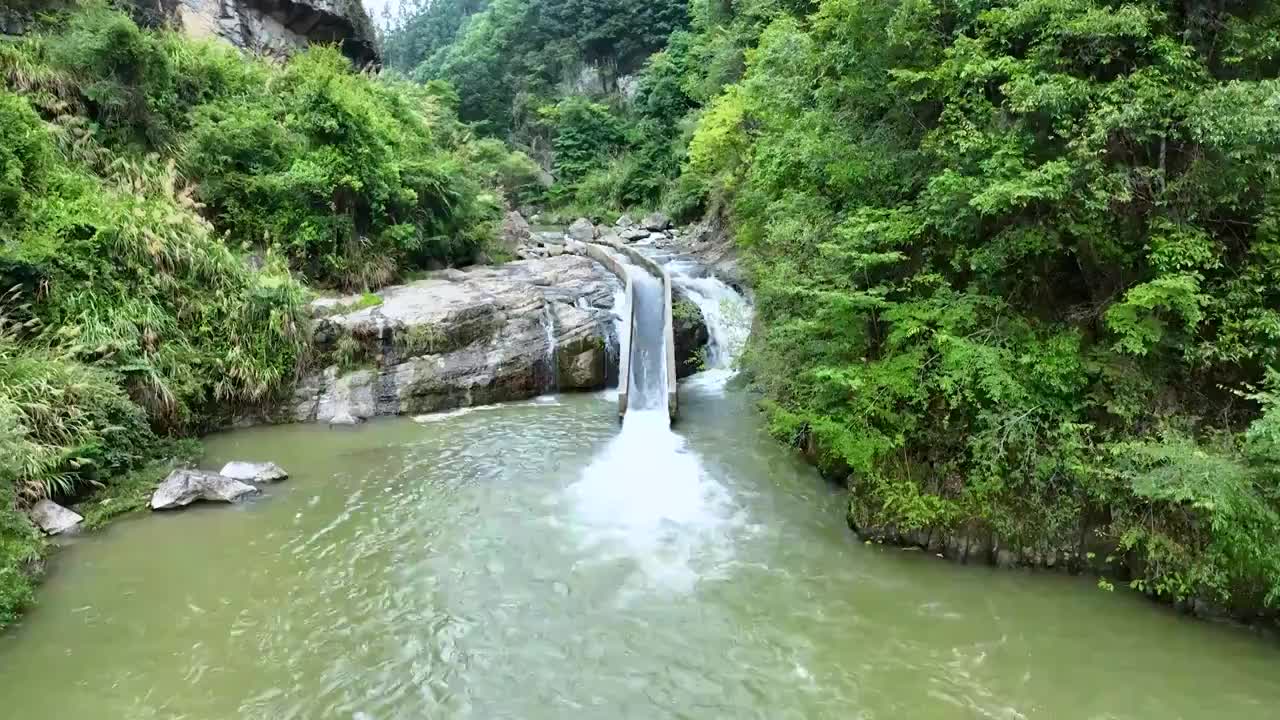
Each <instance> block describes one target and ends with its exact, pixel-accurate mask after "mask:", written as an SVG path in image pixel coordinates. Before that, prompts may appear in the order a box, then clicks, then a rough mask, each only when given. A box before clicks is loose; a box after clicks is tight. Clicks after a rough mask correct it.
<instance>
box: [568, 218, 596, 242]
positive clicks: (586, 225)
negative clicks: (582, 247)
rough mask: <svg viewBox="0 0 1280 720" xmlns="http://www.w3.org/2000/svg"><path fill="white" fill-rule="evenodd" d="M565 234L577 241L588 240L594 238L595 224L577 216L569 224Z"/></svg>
mask: <svg viewBox="0 0 1280 720" xmlns="http://www.w3.org/2000/svg"><path fill="white" fill-rule="evenodd" d="M566 234H567V235H568V236H569V237H570V238H572V239H574V240H577V241H579V242H590V241H591V240H594V239H595V238H596V226H595V225H592V224H591V221H590V220H588V219H586V218H578V219H577V220H574V221H573V224H572V225H570V226H569V229H568V231H566Z"/></svg>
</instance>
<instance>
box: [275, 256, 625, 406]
mask: <svg viewBox="0 0 1280 720" xmlns="http://www.w3.org/2000/svg"><path fill="white" fill-rule="evenodd" d="M566 249H567V247H566V246H555V251H557V252H565V251H566ZM621 288H622V284H621V282H620V281H619V280H618V279H617V278H616V277H615V276H614V275H613V274H612V273H611V272H609V271H608V270H607V269H605V268H604V266H602V265H600V264H599V263H597V262H595V261H594V260H591V259H589V258H587V257H583V256H581V255H574V254H568V253H565V254H562V255H558V256H557V257H551V258H545V259H542V258H540V259H531V260H523V261H519V262H512V263H506V264H503V265H493V266H478V267H473V268H471V269H470V270H469V271H468V272H467V273H465V277H455V278H453V279H449V278H446V277H445V276H444V273H443V272H437V273H432V274H430V275H428V276H427V277H426V278H424V279H422V280H417V281H415V282H413V283H410V284H408V285H400V286H395V287H390V288H386V289H384V290H382V291H381V292H380V293H379V296H380V297H381V298H382V303H381V304H379V305H376V306H369V307H365V308H362V309H360V310H354V311H351V312H346V313H338V314H334V315H330V316H329V317H327V318H325V320H324V321H323V323H328V324H329V326H330V327H329V328H327V329H326V328H324V327H321V325H323V323H321V324H318V326H317V328H316V331H315V332H316V335H315V345H316V349H317V352H318V353H320V354H321V355H323V354H325V353H334V352H336V348H337V347H338V346H339V344H342V345H344V346H346V347H348V348H349V347H350V345H351V344H352V343H353V342H354V343H355V344H357V345H358V346H359V347H360V348H361V353H360V356H361V357H362V358H365V359H366V361H368V362H369V364H370V365H371V367H365V368H362V369H359V370H355V371H349V372H339V369H338V367H337V365H336V364H334V365H332V366H331V367H328V368H327V369H325V370H323V371H321V372H317V373H314V374H312V375H309V376H307V377H305V378H304V379H303V380H302V381H301V382H300V383H299V384H298V386H297V392H296V393H295V396H294V402H293V419H295V420H299V421H318V422H328V423H331V424H336V423H345V422H359V418H371V417H376V416H381V415H398V414H414V415H417V414H423V413H429V412H436V411H439V410H449V409H453V408H457V407H463V406H468V405H483V404H487V403H494V402H502V401H507V400H522V399H527V398H531V397H535V396H537V395H540V394H542V393H545V392H548V391H552V390H556V389H560V390H588V389H596V388H600V387H603V385H604V379H603V378H605V377H607V376H608V373H609V372H610V371H611V369H612V368H614V367H616V364H617V353H616V352H613V353H610V352H609V349H610V348H616V347H617V339H616V338H614V337H613V332H614V319H613V315H612V313H611V308H612V307H613V302H614V298H615V295H616V294H619V293H618V291H619V290H621ZM322 338H323V342H321V339H322Z"/></svg>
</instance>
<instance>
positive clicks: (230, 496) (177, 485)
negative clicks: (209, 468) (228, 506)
mask: <svg viewBox="0 0 1280 720" xmlns="http://www.w3.org/2000/svg"><path fill="white" fill-rule="evenodd" d="M256 492H258V489H257V488H256V487H254V486H252V485H246V484H245V483H242V482H240V481H239V480H233V479H231V478H229V477H226V476H224V475H219V474H218V473H211V472H205V471H203V470H174V471H173V472H171V473H169V477H167V478H165V479H164V482H162V483H160V487H158V488H156V491H155V493H154V494H153V495H152V496H151V509H152V510H172V509H174V508H180V507H185V506H187V505H190V504H191V503H193V502H195V501H197V500H204V501H207V502H227V503H230V502H235V501H237V500H240V499H241V498H244V497H247V496H249V495H253V494H254V493H256Z"/></svg>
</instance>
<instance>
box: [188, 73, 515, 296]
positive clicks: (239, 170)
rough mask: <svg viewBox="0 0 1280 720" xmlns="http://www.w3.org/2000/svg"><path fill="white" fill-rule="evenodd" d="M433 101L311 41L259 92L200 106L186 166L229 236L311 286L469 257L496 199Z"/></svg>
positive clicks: (352, 283)
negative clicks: (276, 258) (464, 158)
mask: <svg viewBox="0 0 1280 720" xmlns="http://www.w3.org/2000/svg"><path fill="white" fill-rule="evenodd" d="M437 102H438V101H437V100H436V99H435V98H433V97H432V96H431V95H430V94H429V93H428V92H425V91H423V90H421V89H415V88H412V87H411V86H409V85H408V84H406V83H398V84H394V85H392V84H389V83H375V82H371V81H370V80H369V79H368V78H366V77H365V76H363V75H359V74H356V73H354V72H353V71H352V70H351V67H350V65H349V63H348V62H347V60H346V59H345V58H343V57H342V56H341V55H340V54H339V53H338V52H337V51H336V50H332V49H313V50H310V51H308V52H306V53H303V54H301V55H298V56H296V57H294V58H293V59H292V60H291V61H290V62H289V64H288V65H287V66H286V67H285V68H284V69H283V71H282V72H280V74H279V75H277V76H276V77H273V78H271V80H270V81H269V82H268V83H267V84H266V85H265V86H263V87H260V88H258V89H257V93H256V94H255V96H253V97H251V98H245V97H237V96H231V97H226V98H223V99H220V100H219V101H217V102H214V103H209V104H207V105H204V106H202V107H200V108H199V109H198V110H197V112H196V113H195V120H194V127H193V129H192V131H191V133H190V136H189V138H188V140H187V141H186V142H185V143H184V146H183V151H182V166H183V169H184V171H185V172H186V174H187V175H188V176H190V177H192V178H193V179H195V180H196V181H197V182H198V197H199V198H200V200H201V201H202V202H204V203H206V204H207V205H208V207H209V209H210V211H211V215H212V217H213V220H214V222H215V223H217V224H218V225H219V226H221V227H225V228H226V229H227V230H228V231H229V232H231V234H232V235H233V236H234V237H241V238H246V239H252V240H255V241H259V242H262V243H264V244H266V245H268V246H271V247H274V248H278V249H280V250H281V251H282V252H283V253H284V254H285V255H286V256H287V257H288V258H290V260H291V264H292V265H294V266H295V267H298V268H300V269H302V270H303V271H304V272H305V273H306V274H307V276H308V277H311V278H314V279H316V280H319V281H321V282H328V283H333V284H336V285H338V286H340V287H344V288H368V287H378V286H381V285H385V284H387V283H388V282H390V281H391V280H392V279H394V278H395V277H396V275H397V273H398V272H399V271H400V269H401V268H405V267H409V268H412V267H421V266H424V265H426V264H429V263H455V262H457V263H468V262H472V261H474V259H475V257H476V256H477V255H478V254H479V253H480V251H481V250H482V249H483V247H484V245H485V243H486V241H487V240H488V239H489V237H491V235H492V232H493V223H494V221H495V219H496V215H497V213H496V210H497V206H496V204H495V200H496V199H495V198H494V197H493V196H492V195H489V194H486V193H485V192H484V191H483V189H482V187H483V186H482V185H481V182H480V180H479V179H478V178H474V177H472V176H471V175H470V174H469V173H468V172H466V171H464V165H463V163H462V162H461V161H460V158H458V157H457V154H456V153H454V152H453V151H451V150H450V149H448V148H445V147H443V146H442V145H441V144H440V143H439V142H438V141H436V140H435V138H434V137H433V136H434V134H435V133H434V127H433V122H432V121H433V119H434V118H436V117H438V116H439V114H440V113H439V110H438V108H436V107H434V105H435V104H436V103H437Z"/></svg>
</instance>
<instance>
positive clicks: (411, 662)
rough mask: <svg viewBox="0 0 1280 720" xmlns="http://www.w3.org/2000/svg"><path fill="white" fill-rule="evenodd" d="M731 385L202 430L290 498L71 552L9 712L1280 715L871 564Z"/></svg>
mask: <svg viewBox="0 0 1280 720" xmlns="http://www.w3.org/2000/svg"><path fill="white" fill-rule="evenodd" d="M710 294H714V293H710ZM717 333H718V334H717ZM713 337H715V338H719V340H718V341H717V342H718V344H719V345H721V346H724V345H725V344H727V343H729V342H731V341H730V340H726V339H725V338H726V334H725V333H724V332H723V329H717V331H716V332H713ZM713 355H714V353H713ZM727 377H728V371H727V370H725V369H723V368H715V369H712V370H710V371H708V372H705V373H702V374H699V375H695V376H694V377H693V378H691V379H690V380H689V381H687V382H685V383H684V384H682V386H681V395H680V400H681V403H680V419H679V421H678V423H677V424H676V425H675V426H674V427H670V428H668V427H667V425H666V421H665V417H664V416H665V413H656V412H651V413H645V414H643V416H645V417H648V418H649V419H650V420H652V422H643V421H635V419H634V418H632V419H631V421H629V422H628V423H625V424H623V425H622V426H620V425H619V423H618V421H617V415H616V402H615V397H614V396H612V395H610V394H609V393H599V394H591V395H565V396H551V397H545V398H539V399H537V400H534V401H529V402H523V403H515V404H510V405H503V406H496V407H485V408H476V409H469V410H464V411H457V412H453V413H445V414H440V415H435V416H426V417H422V418H418V419H416V420H415V419H409V418H396V419H385V420H379V421H374V422H370V423H367V424H366V425H364V426H362V427H360V428H358V429H354V430H349V431H337V430H329V429H327V428H325V427H322V426H313V425H293V426H280V427H259V428H253V429H247V430H238V431H234V432H228V433H224V434H220V435H216V436H214V437H211V438H209V439H208V440H207V443H206V447H207V458H206V461H205V463H204V465H205V466H207V467H218V466H219V465H220V464H221V463H222V462H223V461H225V460H229V459H270V460H274V461H276V462H278V463H279V464H281V465H283V466H284V467H285V468H287V469H288V470H290V471H291V472H292V473H293V477H292V478H291V479H289V480H287V481H285V482H283V483H280V484H278V485H273V486H270V487H268V488H267V491H266V493H265V494H264V495H263V496H262V497H261V498H258V499H256V500H254V501H252V502H249V503H245V504H242V505H238V506H233V507H194V508H191V509H189V510H186V511H183V512H180V513H172V514H154V515H142V516H138V517H136V518H131V519H126V520H123V521H121V522H119V523H117V524H115V525H113V526H112V527H110V528H109V529H108V530H107V531H105V532H103V533H100V534H96V535H92V536H88V537H85V538H81V539H79V540H78V541H75V542H74V543H73V544H72V545H71V546H69V547H67V548H65V549H63V550H62V551H60V552H59V553H58V554H57V555H56V557H55V558H54V562H53V564H52V568H51V573H50V575H49V577H48V580H47V582H46V583H45V585H44V587H43V588H42V590H41V592H40V605H39V606H38V607H37V608H36V609H34V611H33V612H31V613H30V615H29V616H28V617H27V618H26V619H25V620H24V622H23V623H22V624H21V625H20V626H18V627H17V628H15V629H14V630H13V631H11V632H8V633H6V634H5V635H3V636H0V668H2V669H3V671H2V672H0V701H3V717H12V718H23V719H24V720H27V719H30V720H44V719H46V718H47V719H55V718H91V719H93V720H114V719H117V718H119V719H126V718H127V719H129V720H135V719H138V720H145V719H151V718H164V719H166V720H178V719H182V720H228V719H232V718H245V719H253V720H258V719H261V720H294V719H297V720H302V719H306V720H326V719H329V718H333V719H340V720H409V719H414V720H420V719H423V718H432V719H436V718H442V719H443V718H477V719H483V720H488V719H496V718H511V719H522V720H523V719H528V720H538V719H542V718H569V717H571V718H601V719H615V718H637V719H639V718H644V719H651V718H697V719H702V718H714V719H718V718H735V719H737V718H768V719H770V720H775V719H784V718H861V719H863V720H881V719H883V720H889V719H892V720H899V719H916V720H933V719H939V720H941V719H944V718H945V719H953V718H998V719H1002V720H1014V719H1020V718H1053V719H1054V720H1057V719H1075V718H1081V719H1098V720H1101V719H1107V720H1119V719H1126V720H1128V719H1132V720H1176V719H1199V718H1206V719H1208V718H1212V719H1214V720H1225V719H1232V718H1259V719H1261V718H1268V717H1275V713H1276V708H1277V707H1280V672H1277V669H1280V648H1277V646H1276V645H1275V643H1274V642H1272V641H1270V640H1267V639H1263V638H1260V637H1258V636H1257V635H1255V634H1252V633H1250V632H1248V631H1245V630H1241V629H1238V628H1234V627H1231V626H1224V625H1216V624H1211V623H1206V622H1199V621H1194V620H1190V619H1187V618H1185V617H1182V616H1179V615H1177V614H1176V613H1174V612H1173V611H1171V610H1168V609H1166V608H1162V607H1159V606H1156V605H1153V604H1152V603H1150V602H1148V601H1146V600H1144V599H1143V598H1141V597H1139V596H1138V595H1136V594H1134V593H1130V592H1126V591H1116V592H1104V591H1102V590H1099V589H1097V588H1096V587H1094V585H1093V584H1092V583H1091V582H1090V581H1088V580H1085V579H1081V578H1073V577H1068V576H1063V575H1057V574H1052V573H1031V572H1020V571H1002V570H995V569H990V568H979V567H962V566H957V565H953V564H951V563H947V562H943V561H941V560H937V559H935V558H933V557H931V556H927V555H925V554H923V553H920V552H918V551H916V552H911V551H903V550H900V549H896V548H887V547H880V546H868V545H864V544H862V543H861V542H859V541H858V540H857V539H856V537H855V536H854V535H853V533H852V532H850V531H849V529H848V527H847V526H846V525H845V522H844V510H845V507H844V503H845V499H844V494H843V492H842V491H841V490H840V489H839V488H836V487H833V486H831V485H829V484H827V483H825V482H824V481H823V480H821V479H820V478H819V477H818V476H817V474H816V473H815V472H814V470H813V469H812V468H810V467H809V466H808V465H806V464H805V463H804V462H803V461H802V460H801V459H800V458H799V457H797V455H796V454H795V453H793V452H792V451H790V450H788V449H786V448H784V447H782V446H780V445H778V444H777V443H775V442H773V441H772V440H771V439H770V438H769V437H768V436H767V435H766V434H765V432H764V430H763V427H762V422H761V419H760V417H759V416H758V414H757V413H756V412H755V410H754V408H753V400H752V398H751V397H750V396H748V395H746V394H745V393H743V392H741V391H737V390H733V389H727V388H726V383H725V381H726V379H727Z"/></svg>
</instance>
